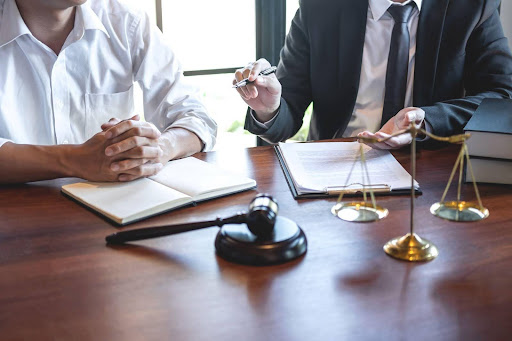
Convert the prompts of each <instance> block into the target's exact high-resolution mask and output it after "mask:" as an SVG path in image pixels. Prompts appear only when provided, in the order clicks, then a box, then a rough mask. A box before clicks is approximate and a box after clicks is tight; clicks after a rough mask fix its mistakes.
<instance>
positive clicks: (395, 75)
mask: <svg viewBox="0 0 512 341" xmlns="http://www.w3.org/2000/svg"><path fill="white" fill-rule="evenodd" d="M413 9H414V3H412V2H411V3H409V4H407V5H405V6H400V5H391V6H390V7H389V8H388V12H389V14H391V16H392V17H393V20H394V21H395V26H394V27H393V33H392V35H391V45H390V49H389V57H388V67H387V70H386V90H385V93H386V95H385V96H384V108H383V110H382V120H381V123H380V125H381V127H382V126H383V125H384V124H385V123H386V122H387V121H388V120H389V119H390V118H391V117H393V116H395V115H396V114H397V113H398V112H399V111H400V110H402V109H403V108H404V105H405V91H406V87H407V70H408V66H409V29H408V28H407V22H408V21H409V19H410V17H411V15H412V12H413Z"/></svg>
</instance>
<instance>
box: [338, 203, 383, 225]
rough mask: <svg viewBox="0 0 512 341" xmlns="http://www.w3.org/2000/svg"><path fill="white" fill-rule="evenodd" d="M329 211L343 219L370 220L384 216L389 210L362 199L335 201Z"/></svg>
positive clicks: (361, 221) (362, 221)
mask: <svg viewBox="0 0 512 341" xmlns="http://www.w3.org/2000/svg"><path fill="white" fill-rule="evenodd" d="M331 213H332V214H334V215H335V216H337V217H338V218H340V219H342V220H345V221H353V222H359V223H364V222H371V221H376V220H380V219H382V218H385V217H386V216H387V215H388V213H389V211H388V209H387V208H383V207H381V206H379V205H376V206H373V205H372V204H371V203H368V202H364V201H353V202H347V203H337V204H336V205H334V206H333V207H332V208H331Z"/></svg>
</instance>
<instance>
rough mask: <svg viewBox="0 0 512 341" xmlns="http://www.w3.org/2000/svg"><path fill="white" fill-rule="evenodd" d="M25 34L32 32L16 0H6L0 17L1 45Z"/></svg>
mask: <svg viewBox="0 0 512 341" xmlns="http://www.w3.org/2000/svg"><path fill="white" fill-rule="evenodd" d="M25 34H30V35H31V34H32V33H30V30H29V29H28V27H27V25H25V22H24V21H23V18H22V17H21V15H20V11H19V10H18V6H16V3H15V2H14V0H5V2H4V11H3V13H2V17H1V19H0V47H2V46H4V45H6V44H8V43H10V42H11V41H13V40H15V39H16V38H18V37H21V36H23V35H25Z"/></svg>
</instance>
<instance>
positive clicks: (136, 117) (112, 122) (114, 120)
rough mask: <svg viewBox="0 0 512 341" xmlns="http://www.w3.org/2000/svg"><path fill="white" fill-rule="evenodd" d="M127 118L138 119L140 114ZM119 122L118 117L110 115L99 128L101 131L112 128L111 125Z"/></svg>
mask: <svg viewBox="0 0 512 341" xmlns="http://www.w3.org/2000/svg"><path fill="white" fill-rule="evenodd" d="M129 120H135V121H139V120H140V116H139V115H134V116H132V117H130V118H129ZM119 122H121V120H120V119H118V118H116V117H112V118H111V119H110V120H109V121H108V122H106V123H103V124H102V125H101V130H102V131H106V130H108V129H110V128H112V127H113V126H115V125H116V124H118V123H119Z"/></svg>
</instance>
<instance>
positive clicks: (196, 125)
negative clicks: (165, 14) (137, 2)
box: [129, 15, 217, 151]
mask: <svg viewBox="0 0 512 341" xmlns="http://www.w3.org/2000/svg"><path fill="white" fill-rule="evenodd" d="M129 34H131V35H132V42H131V46H132V59H133V74H134V80H135V81H137V82H138V83H139V84H140V86H141V88H142V91H143V96H144V116H145V119H146V120H147V121H149V122H151V123H153V124H154V125H155V126H156V127H157V128H158V129H160V131H166V130H168V129H171V128H184V129H187V130H189V131H191V132H193V133H194V134H196V135H197V136H198V137H199V139H201V141H202V142H203V143H204V148H203V151H209V150H211V149H212V148H213V146H214V145H215V141H216V135H217V124H216V123H215V121H214V120H213V119H212V118H211V117H210V116H209V115H208V113H207V110H206V108H205V106H204V105H203V103H202V102H201V99H200V95H199V89H198V88H196V87H194V86H193V85H192V84H190V83H189V82H188V81H187V80H186V79H185V77H184V76H183V70H182V67H181V65H180V63H179V61H178V60H177V58H176V55H175V54H174V52H173V51H172V49H171V47H170V46H169V45H168V44H167V43H166V42H165V41H164V39H163V35H162V33H161V32H160V30H159V29H158V28H157V27H153V25H151V24H150V21H149V19H148V17H147V15H141V16H140V17H139V20H136V21H135V22H134V23H133V25H132V29H131V31H130V32H129Z"/></svg>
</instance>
